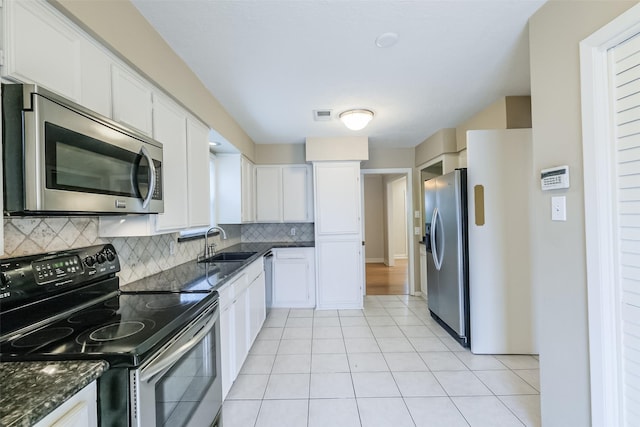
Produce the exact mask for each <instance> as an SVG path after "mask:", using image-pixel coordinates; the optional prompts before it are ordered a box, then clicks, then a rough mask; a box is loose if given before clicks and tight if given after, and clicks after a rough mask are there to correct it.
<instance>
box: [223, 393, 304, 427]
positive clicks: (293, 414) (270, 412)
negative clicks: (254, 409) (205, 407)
mask: <svg viewBox="0 0 640 427" xmlns="http://www.w3.org/2000/svg"><path fill="white" fill-rule="evenodd" d="M308 410H309V401H308V400H307V399H299V400H264V401H262V406H261V407H260V412H259V413H258V420H257V421H256V426H255V427H301V426H306V425H307V420H308V415H309V411H308ZM225 427H229V426H228V424H227V423H226V422H225Z"/></svg>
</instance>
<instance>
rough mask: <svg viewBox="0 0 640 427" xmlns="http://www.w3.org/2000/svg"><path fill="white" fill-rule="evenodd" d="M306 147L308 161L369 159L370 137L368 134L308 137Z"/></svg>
mask: <svg viewBox="0 0 640 427" xmlns="http://www.w3.org/2000/svg"><path fill="white" fill-rule="evenodd" d="M305 149H306V160H307V161H308V162H314V161H340V160H367V159H369V138H367V137H366V136H344V137H335V138H319V137H308V138H307V139H306V143H305Z"/></svg>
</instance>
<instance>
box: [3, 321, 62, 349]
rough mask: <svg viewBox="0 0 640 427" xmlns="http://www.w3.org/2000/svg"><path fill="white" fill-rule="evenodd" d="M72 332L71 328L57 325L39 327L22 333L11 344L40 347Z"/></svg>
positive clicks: (21, 346)
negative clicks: (46, 327)
mask: <svg viewBox="0 0 640 427" xmlns="http://www.w3.org/2000/svg"><path fill="white" fill-rule="evenodd" d="M71 334H73V328H69V327H64V326H61V327H58V328H49V329H40V330H37V331H34V332H32V333H30V334H27V335H23V336H22V337H20V338H18V339H16V340H14V341H13V342H12V343H11V345H12V346H13V347H16V348H33V347H40V346H43V345H46V344H49V343H52V342H55V341H58V340H61V339H63V338H66V337H68V336H69V335H71Z"/></svg>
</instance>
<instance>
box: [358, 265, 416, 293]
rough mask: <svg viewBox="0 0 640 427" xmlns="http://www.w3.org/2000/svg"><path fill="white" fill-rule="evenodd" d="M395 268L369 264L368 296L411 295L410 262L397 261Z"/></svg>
mask: <svg viewBox="0 0 640 427" xmlns="http://www.w3.org/2000/svg"><path fill="white" fill-rule="evenodd" d="M395 264H396V265H395V266H393V267H388V266H386V265H385V264H383V263H367V264H366V266H367V273H366V274H367V295H407V294H408V293H409V274H408V272H409V267H408V264H409V262H408V260H406V259H397V260H396V262H395Z"/></svg>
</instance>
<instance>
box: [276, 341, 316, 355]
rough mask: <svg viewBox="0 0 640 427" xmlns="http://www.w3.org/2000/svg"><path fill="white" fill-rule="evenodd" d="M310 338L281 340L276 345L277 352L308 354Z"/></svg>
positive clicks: (309, 351)
mask: <svg viewBox="0 0 640 427" xmlns="http://www.w3.org/2000/svg"><path fill="white" fill-rule="evenodd" d="M310 353H311V339H308V340H284V339H283V340H282V341H280V347H278V354H310Z"/></svg>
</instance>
